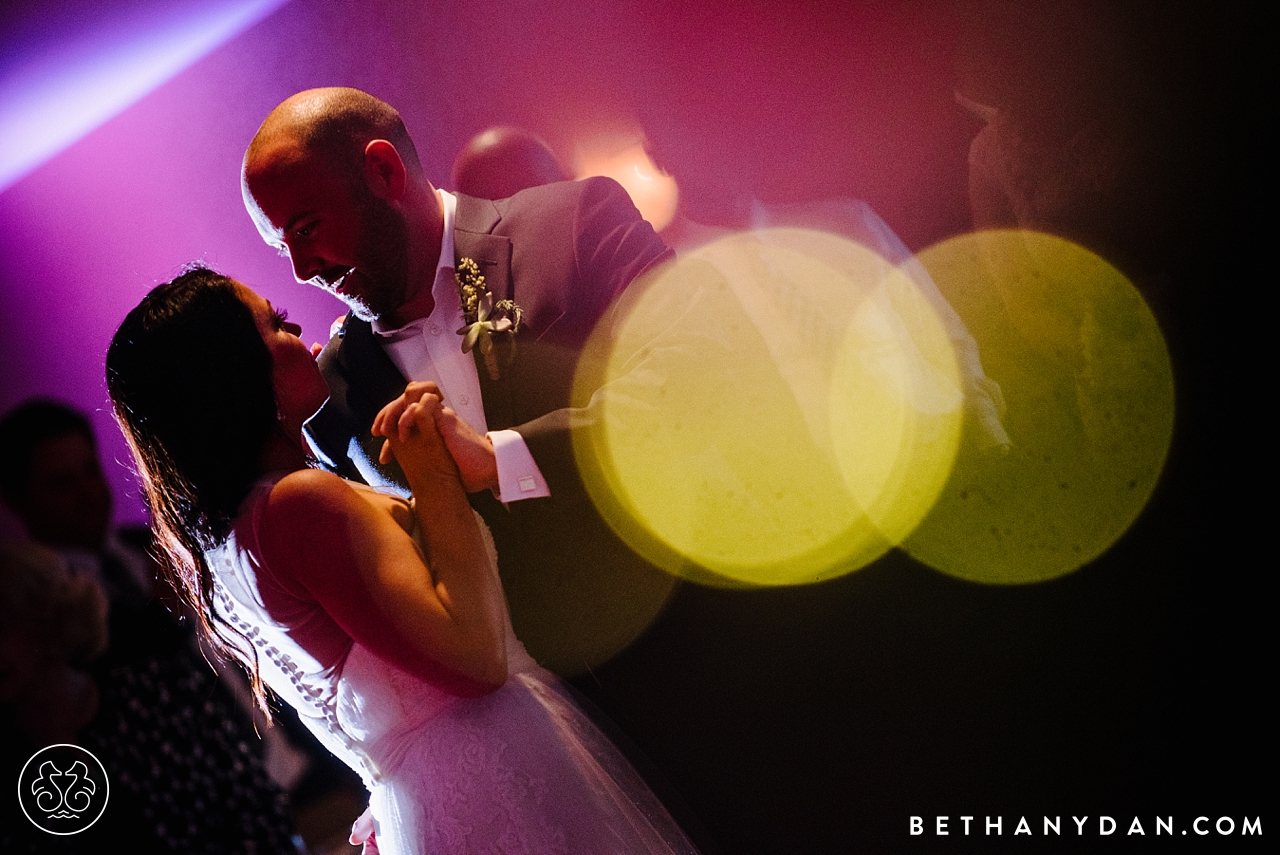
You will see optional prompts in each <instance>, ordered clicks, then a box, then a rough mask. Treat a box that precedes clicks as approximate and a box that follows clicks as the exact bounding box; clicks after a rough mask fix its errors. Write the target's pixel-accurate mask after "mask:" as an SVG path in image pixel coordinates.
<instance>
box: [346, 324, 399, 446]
mask: <svg viewBox="0 0 1280 855" xmlns="http://www.w3.org/2000/svg"><path fill="white" fill-rule="evenodd" d="M338 356H339V359H340V360H341V362H340V365H341V370H342V372H343V373H344V374H345V375H346V376H347V377H351V378H359V389H360V391H361V392H362V393H363V395H362V396H361V397H365V396H367V400H358V399H353V400H351V401H350V402H349V403H350V406H351V410H352V412H354V413H356V415H357V416H358V417H365V416H367V417H368V422H369V423H370V424H372V422H373V417H374V416H376V415H377V414H378V411H379V410H381V409H382V407H383V406H384V405H386V404H387V403H388V402H389V401H391V400H393V399H394V398H395V397H396V396H397V395H399V394H400V393H401V392H403V391H404V387H405V384H406V382H407V381H406V380H405V378H404V375H403V374H401V373H400V369H399V368H396V365H395V363H394V362H392V361H391V357H389V356H387V353H386V351H385V350H383V349H382V346H381V345H380V344H378V342H377V340H376V339H375V337H374V335H373V327H372V326H371V325H370V324H369V323H368V322H367V321H362V320H360V319H358V318H355V317H350V318H348V319H347V323H346V326H344V327H343V332H342V347H341V348H340V349H339V351H338ZM353 385H354V384H353Z"/></svg>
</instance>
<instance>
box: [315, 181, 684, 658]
mask: <svg viewBox="0 0 1280 855" xmlns="http://www.w3.org/2000/svg"><path fill="white" fill-rule="evenodd" d="M454 247H455V255H456V258H455V263H456V262H457V260H458V259H461V258H471V259H473V260H474V261H476V263H477V264H479V266H480V270H481V273H483V274H484V277H485V281H486V284H487V285H488V286H489V288H490V291H491V292H492V293H493V298H494V300H495V301H497V300H502V299H512V300H514V301H515V302H516V303H517V304H518V305H519V306H520V307H521V309H522V310H523V316H524V320H523V325H522V327H521V330H520V332H519V334H518V335H517V337H516V338H515V340H514V351H513V352H507V351H506V349H507V348H509V347H510V346H511V343H509V342H505V341H503V342H500V343H499V344H498V347H499V348H500V353H499V358H500V359H502V360H503V363H502V364H503V368H502V371H501V374H500V377H499V379H497V380H493V379H491V378H490V377H489V376H488V373H487V372H486V370H485V368H484V366H483V360H482V359H481V357H480V355H479V352H478V349H477V351H476V357H477V360H478V364H477V370H478V373H479V376H480V383H481V393H482V395H483V398H484V410H485V419H486V421H487V422H488V426H489V428H490V429H491V430H501V429H513V430H516V431H518V432H519V433H520V434H521V436H522V437H523V438H524V440H525V443H526V444H527V445H528V447H529V450H530V452H531V453H532V455H533V458H534V460H535V461H536V462H537V464H538V467H539V469H540V470H541V471H542V473H543V475H544V476H545V477H546V479H547V483H548V486H549V487H550V489H551V497H550V498H545V499H528V500H525V501H521V502H513V503H511V504H510V505H509V506H505V507H504V506H503V505H501V504H499V503H498V502H497V501H495V500H494V499H493V497H492V496H491V495H489V494H488V493H487V492H486V493H481V494H476V495H474V496H473V497H472V500H473V505H475V507H476V509H477V510H478V511H480V513H481V514H482V515H483V516H484V518H485V521H486V522H487V523H488V524H489V527H490V529H491V530H492V532H493V534H494V539H495V541H496V543H497V547H498V555H499V565H500V568H501V570H502V576H503V581H504V585H505V586H506V589H507V594H508V599H509V601H510V603H511V611H512V619H513V621H514V622H515V624H516V631H517V634H518V635H519V636H520V637H521V639H522V640H523V641H524V642H525V644H526V645H527V646H528V647H529V649H530V652H531V653H533V655H534V656H535V657H537V658H539V659H540V660H541V661H542V662H543V664H545V665H547V666H549V667H552V668H556V669H557V670H560V671H562V672H564V673H574V672H576V671H578V670H580V667H581V666H583V665H587V666H589V665H594V664H597V662H598V661H600V656H599V655H597V654H595V653H594V652H592V651H593V650H596V649H605V648H608V647H609V646H610V644H613V645H614V646H615V647H616V646H618V645H619V644H620V643H621V641H620V639H621V637H622V635H624V634H626V633H628V632H631V631H632V630H633V629H634V627H628V626H627V625H626V624H627V619H626V618H624V617H620V616H619V612H618V610H617V609H612V608H611V606H610V603H611V601H613V600H619V599H620V600H624V601H625V600H627V599H631V598H634V597H639V598H641V599H644V598H646V597H647V598H648V599H650V600H652V599H653V598H654V597H658V596H665V595H663V594H662V592H663V591H668V590H669V589H670V585H671V581H670V579H669V577H667V576H666V574H663V573H661V571H657V570H655V569H653V568H652V567H650V566H649V565H648V564H646V563H645V562H643V561H642V560H641V559H640V558H639V557H638V556H636V555H635V554H634V553H632V552H631V551H630V550H629V549H627V548H626V547H625V546H624V545H623V544H622V542H621V541H620V540H618V538H617V537H616V536H615V535H614V534H613V532H612V531H611V530H610V529H609V527H608V526H607V525H606V524H605V523H604V521H603V520H601V519H600V517H599V516H598V514H597V513H596V512H595V509H594V507H593V506H592V504H591V502H590V500H589V498H588V497H587V495H586V492H585V489H584V487H583V485H582V482H581V479H580V478H579V476H578V472H577V467H576V465H575V463H574V456H573V449H572V445H571V440H570V436H569V433H570V425H571V423H573V422H574V421H575V420H580V419H581V418H583V413H584V412H586V411H584V410H582V409H574V408H572V407H571V405H572V404H575V403H576V404H578V405H579V407H580V406H581V405H582V404H584V403H585V401H582V400H579V401H573V400H572V393H573V388H572V387H573V377H574V370H575V368H576V365H577V360H578V356H579V354H580V353H581V351H582V349H583V345H584V343H585V342H586V339H587V337H588V336H589V335H590V334H591V331H592V330H593V329H594V328H595V326H596V324H597V323H598V322H600V321H601V319H602V318H604V317H605V315H606V314H607V313H608V311H609V310H610V307H611V306H612V305H613V303H614V300H615V299H616V298H617V296H618V295H619V294H621V293H622V291H623V290H624V289H625V288H627V286H628V285H629V284H630V283H631V282H632V281H633V280H634V279H635V278H636V277H637V276H639V275H640V274H642V273H643V272H645V271H646V270H648V269H650V268H652V267H654V266H655V265H657V264H659V263H661V262H662V261H664V260H666V259H668V258H669V257H670V256H671V253H670V250H668V249H667V248H666V246H665V245H664V244H663V243H662V240H661V239H660V238H659V237H658V236H657V235H656V234H655V233H654V231H653V229H652V227H651V226H650V225H649V224H648V223H647V222H645V221H644V220H643V219H641V217H640V215H639V213H638V212H637V211H636V209H635V207H634V205H632V204H631V201H630V199H629V198H628V197H627V195H626V193H625V191H623V190H622V188H621V187H620V186H619V185H618V184H617V183H616V182H614V181H612V180H610V179H606V178H593V179H587V180H585V181H579V182H564V183H560V184H551V185H546V186H543V187H534V188H531V189H529V190H525V191H523V192H521V193H518V194H516V195H515V196H513V197H511V198H510V199H505V200H500V201H496V202H492V201H487V200H483V199H475V198H471V197H468V196H463V195H459V196H458V207H457V212H456V216H455V222H454ZM459 343H461V340H459ZM319 362H320V367H321V370H322V371H323V373H324V376H325V378H326V380H327V381H328V383H329V389H330V397H329V400H328V401H327V402H326V403H325V405H324V406H323V407H322V408H321V409H320V411H319V412H318V413H316V415H315V416H313V417H312V418H311V420H310V421H308V422H307V425H306V432H307V437H308V441H309V442H310V444H311V446H312V449H313V450H314V451H315V453H316V456H317V458H318V459H319V460H320V462H321V464H322V465H323V466H325V467H326V468H329V469H331V470H332V471H335V472H337V473H338V474H340V475H343V476H344V477H347V478H350V479H353V480H359V481H364V482H366V483H370V484H373V485H375V486H380V487H384V488H396V489H399V490H401V491H405V490H407V486H406V485H405V482H404V478H403V474H402V473H400V471H399V469H398V467H396V466H395V465H394V464H392V466H390V467H383V466H381V465H379V464H378V463H377V457H378V450H379V448H380V447H381V444H382V440H381V439H375V438H374V437H373V436H372V435H371V434H370V432H369V428H370V426H371V425H372V423H373V419H374V416H376V415H377V413H378V411H379V410H380V409H381V408H382V407H383V406H384V405H385V404H387V403H388V402H389V401H391V400H393V399H394V398H395V397H396V396H398V395H399V394H400V393H401V392H403V391H404V387H405V384H406V379H405V378H404V377H403V376H402V375H401V374H400V371H399V370H398V369H397V368H396V367H395V365H394V364H393V363H392V362H391V359H390V358H389V357H388V356H387V354H386V353H385V352H384V351H383V349H382V346H381V344H380V343H379V342H378V341H377V339H376V337H375V335H374V333H373V330H372V328H371V326H370V325H369V324H368V323H367V322H364V321H361V320H359V319H357V318H355V317H353V316H348V318H347V320H346V323H345V325H344V326H343V329H342V331H341V332H340V333H339V334H338V335H337V336H335V337H334V338H333V339H332V340H331V341H330V342H329V344H328V345H327V346H326V347H325V349H324V352H323V353H322V354H321V356H320V359H319ZM628 589H630V590H628ZM623 611H625V609H623ZM611 612H612V613H611ZM650 617H651V616H650ZM636 619H637V620H639V619H640V618H639V617H637V618H636ZM593 627H596V628H595V629H593ZM601 633H603V634H604V635H613V636H617V640H615V641H609V640H608V639H601V638H595V637H594V636H599V635H600V634H601ZM584 645H585V646H584ZM587 647H590V648H591V650H587V649H586V648H587ZM614 652H616V651H614Z"/></svg>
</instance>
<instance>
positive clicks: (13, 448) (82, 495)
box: [0, 399, 111, 550]
mask: <svg viewBox="0 0 1280 855" xmlns="http://www.w3.org/2000/svg"><path fill="white" fill-rule="evenodd" d="M0 495H3V497H4V502H5V504H6V505H8V506H9V508H11V509H12V510H13V512H14V513H15V514H17V515H18V517H19V518H21V520H22V521H23V523H24V524H25V525H26V527H27V531H28V533H29V534H30V535H31V537H32V538H33V539H35V540H38V541H40V542H41V543H47V544H50V545H53V546H73V547H79V548H81V549H90V550H96V549H100V548H101V547H102V544H103V540H104V539H105V537H106V535H107V528H108V526H109V525H110V523H111V490H110V488H109V487H108V486H107V481H106V478H105V477H104V476H103V474H102V464H101V462H100V460H99V458H98V448H97V442H96V439H95V437H94V435H93V429H92V428H91V427H90V426H89V420H88V419H87V418H85V416H84V415H83V414H81V413H79V412H77V411H76V410H73V409H72V408H71V407H68V406H67V405H65V404H62V403H59V402H58V401H52V400H42V399H34V400H31V401H28V402H26V403H25V404H22V405H20V406H19V407H17V408H16V409H14V410H13V411H12V412H10V413H9V414H8V415H7V416H5V417H4V419H3V420H0Z"/></svg>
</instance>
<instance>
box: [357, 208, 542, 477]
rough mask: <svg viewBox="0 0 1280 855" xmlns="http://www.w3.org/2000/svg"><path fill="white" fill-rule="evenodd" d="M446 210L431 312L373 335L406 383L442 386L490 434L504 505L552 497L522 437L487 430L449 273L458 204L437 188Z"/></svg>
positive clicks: (449, 400) (447, 398) (378, 327)
mask: <svg viewBox="0 0 1280 855" xmlns="http://www.w3.org/2000/svg"><path fill="white" fill-rule="evenodd" d="M436 195H437V196H438V197H439V198H440V202H441V206H442V207H443V209H444V234H443V237H442V238H441V241H440V261H439V262H438V263H437V264H436V276H435V281H434V283H433V284H432V288H431V296H432V297H433V298H434V299H435V308H433V309H432V310H431V314H430V315H428V316H427V317H425V318H419V319H418V320H416V321H411V322H409V323H408V324H405V325H404V326H402V327H399V328H398V329H388V328H386V327H385V326H383V325H382V324H381V323H379V322H378V321H374V322H373V332H374V334H375V335H377V336H378V337H379V339H381V341H382V347H383V349H384V350H385V351H386V353H387V356H389V357H391V361H392V362H394V363H395V366H396V367H397V368H399V369H400V373H401V374H403V375H404V376H405V377H406V378H408V379H409V380H417V381H424V380H430V381H432V382H434V383H435V384H436V385H437V386H439V387H440V392H441V394H442V395H443V396H444V403H445V404H446V405H447V406H448V407H450V408H451V409H453V410H454V412H456V413H457V414H458V415H459V416H460V417H461V418H462V420H463V421H465V422H466V423H467V424H469V425H470V426H471V427H473V428H474V429H475V430H476V432H477V433H482V434H485V435H486V436H488V438H489V441H490V442H492V443H493V453H494V457H495V459H496V460H497V465H498V490H497V497H498V499H499V500H501V501H503V502H515V501H519V500H521V499H534V498H540V497H543V496H550V495H551V490H550V488H549V487H548V486H547V481H546V479H545V478H544V477H543V476H542V472H541V471H540V470H539V469H538V464H537V463H535V462H534V460H533V455H532V454H530V453H529V447H528V446H527V445H526V444H525V441H524V437H522V436H521V435H520V434H519V433H517V432H516V431H513V430H496V431H490V430H489V426H488V423H487V422H486V421H485V415H484V401H483V400H482V399H481V397H480V376H479V375H478V374H477V373H476V361H475V357H474V356H473V354H470V353H463V352H462V336H461V335H459V334H458V330H460V329H462V327H463V325H464V324H465V323H466V321H465V320H464V319H463V317H462V301H461V299H460V298H459V297H458V286H457V283H456V281H455V279H454V270H453V223H454V215H455V212H456V210H457V206H458V200H457V199H456V198H455V197H454V195H453V194H452V193H449V192H447V191H444V190H437V191H436Z"/></svg>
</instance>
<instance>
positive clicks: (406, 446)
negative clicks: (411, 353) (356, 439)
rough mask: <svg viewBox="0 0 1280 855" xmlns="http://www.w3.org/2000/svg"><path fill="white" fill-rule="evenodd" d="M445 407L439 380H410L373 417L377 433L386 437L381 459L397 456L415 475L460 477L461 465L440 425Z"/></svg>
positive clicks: (402, 465) (388, 460) (408, 474)
mask: <svg viewBox="0 0 1280 855" xmlns="http://www.w3.org/2000/svg"><path fill="white" fill-rule="evenodd" d="M442 407H443V404H442V402H441V398H440V390H439V389H438V388H437V387H436V384H434V383H429V382H427V383H410V384H409V385H408V386H407V387H406V388H405V391H404V394H402V395H401V396H400V397H398V398H396V399H395V400H394V401H392V402H391V403H389V404H387V405H386V406H385V407H383V408H382V410H381V411H380V412H379V413H378V415H377V417H376V418H375V419H374V420H373V428H372V433H373V435H374V436H382V437H386V442H384V443H383V444H382V451H381V453H380V454H379V460H380V461H381V462H382V463H383V464H384V465H385V464H387V463H389V462H391V459H392V458H393V457H394V458H395V459H396V460H397V461H398V462H399V463H400V468H401V469H403V470H404V472H405V475H406V477H409V478H411V479H412V477H413V475H414V474H424V475H425V474H429V473H436V474H440V475H446V476H449V477H452V478H454V479H456V478H457V477H458V469H457V466H456V465H455V464H454V462H453V458H452V457H451V456H450V454H449V450H448V448H447V447H446V446H445V443H444V440H443V439H442V438H441V436H440V431H439V429H438V428H437V426H436V420H437V418H439V416H440V412H441V409H442Z"/></svg>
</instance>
